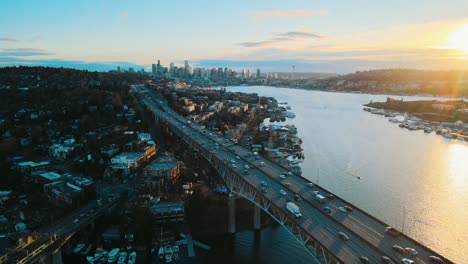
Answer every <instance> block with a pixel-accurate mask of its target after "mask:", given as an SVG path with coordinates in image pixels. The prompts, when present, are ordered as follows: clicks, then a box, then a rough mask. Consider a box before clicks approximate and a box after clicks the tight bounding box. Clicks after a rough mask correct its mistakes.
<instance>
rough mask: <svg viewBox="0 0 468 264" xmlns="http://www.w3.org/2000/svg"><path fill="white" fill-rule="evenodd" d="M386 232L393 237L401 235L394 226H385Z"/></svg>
mask: <svg viewBox="0 0 468 264" xmlns="http://www.w3.org/2000/svg"><path fill="white" fill-rule="evenodd" d="M385 233H387V234H389V235H391V236H393V237H397V236H399V235H400V231H398V230H396V229H395V228H394V227H391V226H387V227H386V228H385Z"/></svg>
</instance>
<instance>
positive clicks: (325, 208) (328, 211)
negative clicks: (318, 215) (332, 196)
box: [322, 206, 332, 214]
mask: <svg viewBox="0 0 468 264" xmlns="http://www.w3.org/2000/svg"><path fill="white" fill-rule="evenodd" d="M322 209H323V210H324V211H325V212H327V213H329V214H330V213H331V212H332V209H331V208H330V207H328V206H324V207H322Z"/></svg>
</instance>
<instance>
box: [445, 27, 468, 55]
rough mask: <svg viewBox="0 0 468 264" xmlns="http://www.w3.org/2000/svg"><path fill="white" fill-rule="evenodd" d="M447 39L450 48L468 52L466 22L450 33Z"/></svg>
mask: <svg viewBox="0 0 468 264" xmlns="http://www.w3.org/2000/svg"><path fill="white" fill-rule="evenodd" d="M447 41H448V46H449V47H450V48H452V49H456V50H460V51H463V52H464V53H468V24H465V25H463V26H461V27H460V28H458V29H456V30H455V31H453V32H452V33H450V34H449V36H448V38H447Z"/></svg>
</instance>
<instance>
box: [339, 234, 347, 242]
mask: <svg viewBox="0 0 468 264" xmlns="http://www.w3.org/2000/svg"><path fill="white" fill-rule="evenodd" d="M338 236H339V237H340V238H341V239H343V240H345V241H347V240H349V237H348V235H346V234H345V233H344V232H338Z"/></svg>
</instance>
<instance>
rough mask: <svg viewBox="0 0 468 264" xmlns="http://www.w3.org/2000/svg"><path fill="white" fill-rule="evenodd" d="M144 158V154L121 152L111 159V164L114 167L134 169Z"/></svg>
mask: <svg viewBox="0 0 468 264" xmlns="http://www.w3.org/2000/svg"><path fill="white" fill-rule="evenodd" d="M145 158H146V156H145V153H144V152H123V153H121V154H119V155H117V156H115V157H113V158H111V163H112V164H115V165H124V166H127V167H128V168H136V167H138V166H139V165H140V164H141V163H142V162H143V161H144V160H145Z"/></svg>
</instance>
